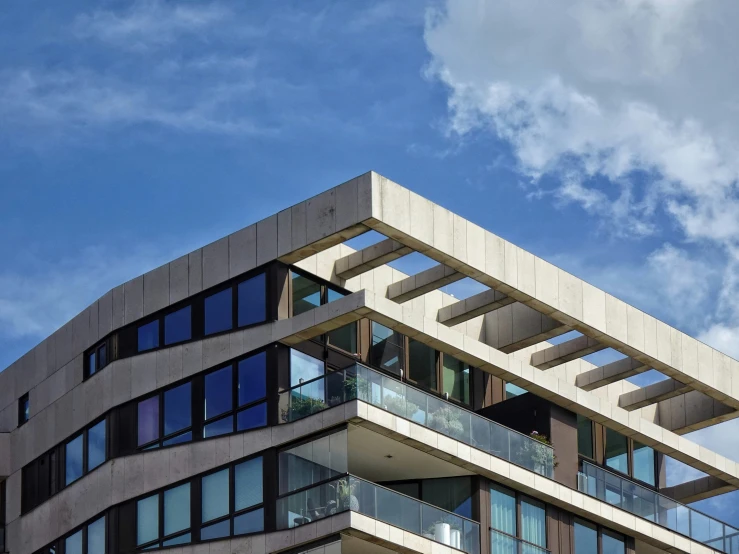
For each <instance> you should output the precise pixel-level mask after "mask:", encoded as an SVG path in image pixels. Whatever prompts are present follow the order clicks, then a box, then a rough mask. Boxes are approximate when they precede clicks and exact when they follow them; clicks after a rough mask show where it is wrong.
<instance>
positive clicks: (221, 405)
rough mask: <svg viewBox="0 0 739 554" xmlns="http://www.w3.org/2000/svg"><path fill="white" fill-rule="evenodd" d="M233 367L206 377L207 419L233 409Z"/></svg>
mask: <svg viewBox="0 0 739 554" xmlns="http://www.w3.org/2000/svg"><path fill="white" fill-rule="evenodd" d="M232 385H233V374H232V367H231V366H227V367H224V368H223V369H219V370H218V371H214V372H213V373H209V374H208V375H206V376H205V419H210V418H212V417H214V416H217V415H220V414H223V413H226V412H228V411H229V410H231V409H232V408H233V393H232Z"/></svg>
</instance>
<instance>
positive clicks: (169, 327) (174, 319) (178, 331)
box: [164, 306, 192, 345]
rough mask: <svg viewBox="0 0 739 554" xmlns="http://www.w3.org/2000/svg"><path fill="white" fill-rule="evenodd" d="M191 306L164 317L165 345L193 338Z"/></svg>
mask: <svg viewBox="0 0 739 554" xmlns="http://www.w3.org/2000/svg"><path fill="white" fill-rule="evenodd" d="M190 312H191V310H190V306H185V307H184V308H182V309H180V310H177V311H176V312H173V313H171V314H167V315H166V316H164V344H165V345H168V344H175V343H177V342H182V341H186V340H190V339H191V338H192V322H191V318H190Z"/></svg>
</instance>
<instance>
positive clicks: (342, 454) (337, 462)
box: [279, 429, 349, 494]
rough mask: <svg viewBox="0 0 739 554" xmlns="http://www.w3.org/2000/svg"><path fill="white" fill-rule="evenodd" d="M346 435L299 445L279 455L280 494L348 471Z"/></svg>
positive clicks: (328, 437) (339, 434)
mask: <svg viewBox="0 0 739 554" xmlns="http://www.w3.org/2000/svg"><path fill="white" fill-rule="evenodd" d="M347 441H348V437H347V431H346V429H344V430H343V431H339V432H338V433H333V434H332V435H328V436H326V437H321V438H320V439H316V440H314V441H311V442H308V443H305V444H301V445H298V446H296V447H294V448H291V449H289V450H283V451H281V452H280V454H279V464H280V466H279V467H280V493H281V494H283V493H286V492H290V491H293V490H296V489H299V488H302V487H306V486H308V485H312V484H313V483H318V482H319V481H324V480H326V479H329V478H331V477H333V476H335V475H338V474H341V473H346V472H347V471H348V464H349V461H348V453H347Z"/></svg>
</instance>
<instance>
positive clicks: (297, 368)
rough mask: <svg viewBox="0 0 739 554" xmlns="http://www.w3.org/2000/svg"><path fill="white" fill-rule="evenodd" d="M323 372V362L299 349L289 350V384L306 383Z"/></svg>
mask: <svg viewBox="0 0 739 554" xmlns="http://www.w3.org/2000/svg"><path fill="white" fill-rule="evenodd" d="M323 373H324V363H323V361H322V360H317V359H316V358H313V357H312V356H308V354H303V353H302V352H300V351H299V350H290V386H291V387H295V386H297V385H299V384H300V383H306V382H308V381H311V380H313V379H315V378H317V377H320V376H321V375H323Z"/></svg>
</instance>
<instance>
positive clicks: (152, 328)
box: [138, 319, 159, 352]
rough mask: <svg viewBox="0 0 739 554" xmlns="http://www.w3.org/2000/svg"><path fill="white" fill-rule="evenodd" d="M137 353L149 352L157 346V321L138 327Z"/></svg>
mask: <svg viewBox="0 0 739 554" xmlns="http://www.w3.org/2000/svg"><path fill="white" fill-rule="evenodd" d="M138 346H139V352H144V351H145V350H151V349H152V348H157V347H158V346H159V320H158V319H155V320H154V321H152V322H151V323H147V324H146V325H142V326H141V327H139V345H138Z"/></svg>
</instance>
